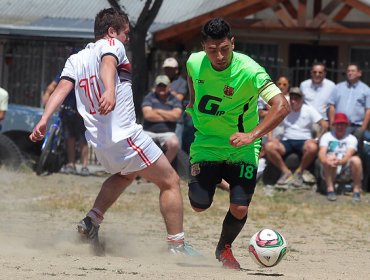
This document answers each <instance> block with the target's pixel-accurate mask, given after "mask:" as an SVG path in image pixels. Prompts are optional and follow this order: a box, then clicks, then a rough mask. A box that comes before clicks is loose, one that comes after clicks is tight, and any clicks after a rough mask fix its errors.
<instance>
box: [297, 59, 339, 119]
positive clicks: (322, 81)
mask: <svg viewBox="0 0 370 280" xmlns="http://www.w3.org/2000/svg"><path fill="white" fill-rule="evenodd" d="M334 87H335V84H334V82H332V81H331V80H328V79H327V78H326V67H325V65H324V64H323V63H314V64H313V65H312V68H311V79H308V80H305V81H303V82H302V83H301V85H300V86H299V88H300V89H301V91H302V93H303V96H304V102H305V103H306V104H308V105H311V106H312V107H314V108H315V109H316V110H317V111H318V112H319V113H320V114H321V117H322V118H323V119H324V120H326V121H327V120H328V99H329V96H330V94H331V93H332V91H333V90H334Z"/></svg>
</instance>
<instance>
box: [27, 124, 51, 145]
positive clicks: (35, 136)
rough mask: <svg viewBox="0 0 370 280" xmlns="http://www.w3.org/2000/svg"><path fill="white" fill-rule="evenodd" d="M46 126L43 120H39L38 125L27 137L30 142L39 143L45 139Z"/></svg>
mask: <svg viewBox="0 0 370 280" xmlns="http://www.w3.org/2000/svg"><path fill="white" fill-rule="evenodd" d="M46 125H47V122H45V121H43V120H40V121H39V122H38V124H36V126H35V128H34V129H33V131H32V133H31V134H30V136H29V138H30V140H31V141H32V142H36V141H40V140H42V139H43V138H44V137H45V132H46Z"/></svg>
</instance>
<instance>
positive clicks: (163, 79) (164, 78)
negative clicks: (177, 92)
mask: <svg viewBox="0 0 370 280" xmlns="http://www.w3.org/2000/svg"><path fill="white" fill-rule="evenodd" d="M154 83H155V85H156V86H158V85H159V84H164V85H166V86H168V85H169V84H170V83H171V81H170V78H168V77H167V76H166V75H159V76H157V77H156V78H155V82H154Z"/></svg>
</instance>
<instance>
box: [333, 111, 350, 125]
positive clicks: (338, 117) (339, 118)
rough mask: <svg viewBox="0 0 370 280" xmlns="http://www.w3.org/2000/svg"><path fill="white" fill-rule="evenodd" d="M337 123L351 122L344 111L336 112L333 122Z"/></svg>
mask: <svg viewBox="0 0 370 280" xmlns="http://www.w3.org/2000/svg"><path fill="white" fill-rule="evenodd" d="M336 123H346V124H349V120H348V117H347V115H346V114H344V113H336V114H335V116H334V121H333V124H336Z"/></svg>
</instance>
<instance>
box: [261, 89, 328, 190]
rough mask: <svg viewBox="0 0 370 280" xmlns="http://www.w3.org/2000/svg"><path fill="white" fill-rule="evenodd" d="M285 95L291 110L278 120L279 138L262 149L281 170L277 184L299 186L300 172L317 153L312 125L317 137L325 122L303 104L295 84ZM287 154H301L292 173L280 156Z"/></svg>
mask: <svg viewBox="0 0 370 280" xmlns="http://www.w3.org/2000/svg"><path fill="white" fill-rule="evenodd" d="M289 95H290V101H289V102H290V106H291V112H290V113H289V114H288V116H286V117H285V119H284V120H283V122H282V124H283V127H284V132H283V135H282V140H280V141H271V142H268V143H266V145H265V151H266V157H267V159H268V160H269V161H270V162H271V163H272V164H274V165H275V166H276V167H277V168H278V169H279V170H280V171H281V172H282V175H281V177H280V178H279V180H278V181H277V184H278V185H287V184H290V183H292V184H293V186H295V187H300V186H302V184H303V177H302V174H303V171H304V170H305V169H306V168H307V167H308V166H309V165H310V164H311V163H312V162H313V160H314V159H315V157H316V155H317V152H318V145H317V139H312V125H313V124H314V123H318V124H319V125H320V127H321V131H320V133H319V136H321V135H322V134H323V133H324V132H325V130H326V129H327V125H326V122H325V121H324V119H323V118H322V117H321V115H320V114H319V113H318V112H317V111H316V110H315V109H314V108H312V107H311V106H309V105H307V104H303V94H302V92H301V91H300V89H299V88H298V87H293V88H291V89H290V91H289ZM291 153H297V154H299V155H300V156H301V162H300V163H299V166H298V168H297V169H296V171H295V173H294V174H292V171H291V170H289V168H288V166H287V165H286V164H285V162H284V160H283V157H284V156H287V155H289V154H291Z"/></svg>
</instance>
